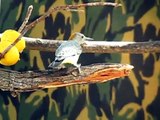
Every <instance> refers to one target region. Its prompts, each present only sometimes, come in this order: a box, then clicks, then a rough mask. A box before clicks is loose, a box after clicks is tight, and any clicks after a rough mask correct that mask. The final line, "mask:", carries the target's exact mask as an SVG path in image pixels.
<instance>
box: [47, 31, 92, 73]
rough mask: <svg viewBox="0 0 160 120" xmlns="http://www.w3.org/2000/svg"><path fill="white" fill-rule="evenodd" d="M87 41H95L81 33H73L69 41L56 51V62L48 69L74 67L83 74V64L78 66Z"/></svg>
mask: <svg viewBox="0 0 160 120" xmlns="http://www.w3.org/2000/svg"><path fill="white" fill-rule="evenodd" d="M87 40H93V39H92V38H89V37H86V36H84V35H83V34H82V33H79V32H76V33H73V34H72V35H71V36H70V38H69V41H66V42H64V43H62V44H61V45H60V46H59V47H58V48H57V50H56V51H55V60H54V61H53V62H52V63H51V64H50V65H49V66H48V67H49V68H52V69H61V68H68V67H70V66H74V67H76V68H77V69H78V72H79V73H81V69H80V66H81V64H77V62H78V59H79V57H80V55H81V53H82V47H81V45H82V44H84V43H85V41H87Z"/></svg>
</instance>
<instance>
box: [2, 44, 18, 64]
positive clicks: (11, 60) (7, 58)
mask: <svg viewBox="0 0 160 120" xmlns="http://www.w3.org/2000/svg"><path fill="white" fill-rule="evenodd" d="M10 44H11V43H10V42H6V41H5V42H0V52H1V53H2V52H3V51H4V50H5V49H6V48H7V47H8V46H9V45H10ZM18 60H19V52H18V49H17V48H16V47H15V46H13V47H12V48H11V49H10V50H9V51H8V52H7V53H6V54H5V55H4V58H2V59H0V64H2V65H5V66H11V65H14V64H16V63H17V62H18Z"/></svg>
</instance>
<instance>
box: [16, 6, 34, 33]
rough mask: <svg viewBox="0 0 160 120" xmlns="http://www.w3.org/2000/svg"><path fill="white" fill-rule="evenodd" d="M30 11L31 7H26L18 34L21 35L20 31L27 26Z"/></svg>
mask: <svg viewBox="0 0 160 120" xmlns="http://www.w3.org/2000/svg"><path fill="white" fill-rule="evenodd" d="M32 10H33V5H30V6H29V7H28V10H27V13H26V16H25V19H24V21H23V23H22V25H21V26H20V28H19V29H18V32H19V33H21V32H22V30H23V29H24V28H25V27H26V25H27V23H28V20H29V18H30V16H31V13H32Z"/></svg>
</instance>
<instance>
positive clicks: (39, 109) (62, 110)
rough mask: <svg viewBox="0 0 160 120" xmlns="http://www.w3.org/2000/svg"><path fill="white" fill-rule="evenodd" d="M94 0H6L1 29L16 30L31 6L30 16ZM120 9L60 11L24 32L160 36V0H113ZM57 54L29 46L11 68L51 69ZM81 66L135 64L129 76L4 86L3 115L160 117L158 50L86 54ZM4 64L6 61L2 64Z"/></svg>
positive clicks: (101, 37) (100, 37) (116, 119)
mask: <svg viewBox="0 0 160 120" xmlns="http://www.w3.org/2000/svg"><path fill="white" fill-rule="evenodd" d="M94 1H95V0H82V1H81V0H26V1H25V0H2V3H1V7H2V8H1V11H0V32H1V33H2V32H3V31H4V30H6V29H9V28H12V29H16V30H17V29H18V28H19V27H20V25H21V23H22V21H23V19H24V17H25V14H26V10H27V7H28V6H29V5H30V4H32V5H33V6H34V10H33V13H32V17H31V21H33V20H35V19H36V18H38V17H39V16H40V15H42V14H43V13H44V12H46V11H47V10H48V9H50V8H51V7H54V6H57V5H65V4H79V3H85V2H94ZM111 1H112V2H120V3H122V5H123V6H122V8H120V7H119V8H113V7H109V6H108V7H88V8H84V9H83V10H84V13H83V12H78V13H77V12H71V11H59V12H55V13H53V14H52V15H51V16H50V17H48V18H47V19H45V21H42V22H41V23H39V24H37V25H36V26H35V27H34V28H33V29H32V30H30V31H29V32H28V33H27V34H26V36H29V37H39V38H47V39H68V38H69V36H70V35H71V33H73V32H82V33H84V34H85V35H86V36H89V37H93V38H94V39H95V40H97V41H135V42H140V41H151V40H153V41H154V40H160V1H159V0H116V1H114V0H111ZM52 60H54V53H49V52H41V51H36V50H25V52H23V54H22V55H21V61H20V62H19V63H18V64H16V65H15V66H12V67H6V68H7V69H14V70H29V69H32V70H37V69H47V66H48V64H49V63H50V62H51V61H52ZM79 62H81V63H82V65H88V64H92V63H100V62H113V63H114V62H118V63H128V64H132V65H134V67H135V68H134V69H133V71H132V72H131V74H130V75H129V77H125V78H121V79H116V80H114V81H110V82H107V83H102V84H91V85H74V86H69V87H63V88H53V89H45V90H39V91H35V92H28V93H21V94H20V95H19V96H18V97H16V98H14V97H12V96H11V94H10V93H9V92H3V91H0V120H10V119H12V120H15V119H18V120H29V119H31V120H39V119H41V120H67V119H68V120H74V119H76V120H83V119H84V120H88V119H90V120H106V119H108V120H160V54H158V53H145V54H123V53H122V54H118V53H117V54H83V55H82V56H81V57H80V60H79ZM0 67H3V66H0Z"/></svg>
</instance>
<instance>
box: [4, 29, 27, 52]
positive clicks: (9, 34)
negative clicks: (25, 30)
mask: <svg viewBox="0 0 160 120" xmlns="http://www.w3.org/2000/svg"><path fill="white" fill-rule="evenodd" d="M19 35H20V33H19V32H17V31H15V30H11V29H9V30H6V31H4V32H3V33H2V37H1V42H3V41H8V42H11V43H13V42H14V41H15V40H16V39H17V38H18V37H19ZM15 47H16V48H17V49H18V51H19V52H20V53H21V52H22V51H23V50H24V48H25V47H26V43H25V40H24V39H23V38H21V40H20V41H19V42H18V43H17V44H16V45H15Z"/></svg>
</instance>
